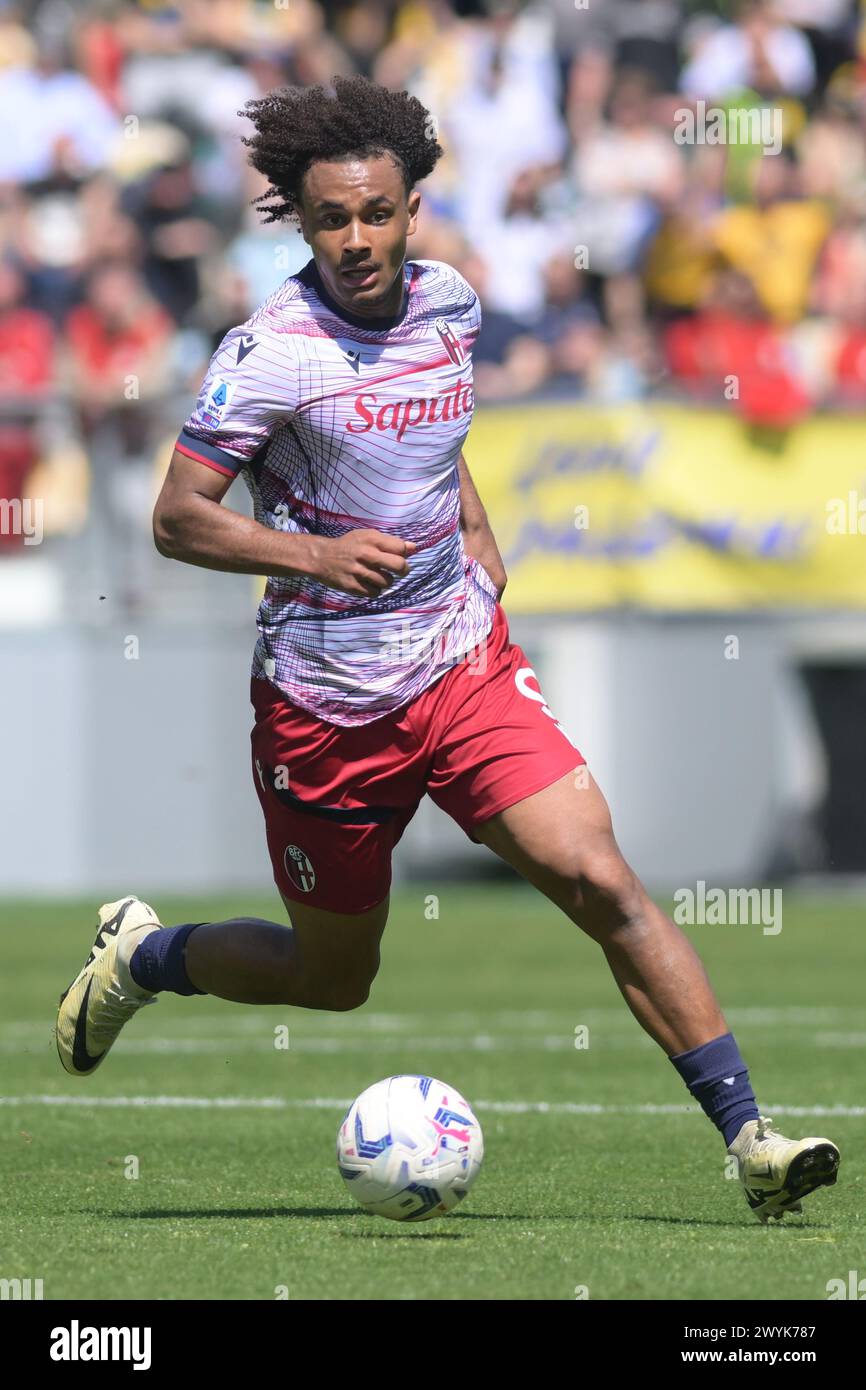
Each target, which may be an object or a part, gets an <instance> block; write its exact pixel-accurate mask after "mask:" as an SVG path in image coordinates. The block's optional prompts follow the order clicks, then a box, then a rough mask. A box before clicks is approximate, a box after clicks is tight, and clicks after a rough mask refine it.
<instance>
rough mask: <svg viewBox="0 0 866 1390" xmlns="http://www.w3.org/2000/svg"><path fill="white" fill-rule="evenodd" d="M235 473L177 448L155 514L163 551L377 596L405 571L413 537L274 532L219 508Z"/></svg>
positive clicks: (193, 561) (208, 564) (208, 565)
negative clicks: (408, 538)
mask: <svg viewBox="0 0 866 1390" xmlns="http://www.w3.org/2000/svg"><path fill="white" fill-rule="evenodd" d="M231 484H232V478H230V477H228V476H226V474H224V473H218V472H216V471H215V470H214V469H212V468H208V467H207V466H206V465H205V464H202V463H199V462H198V461H197V460H196V459H193V458H190V457H189V456H188V455H187V454H183V453H181V451H180V450H179V449H175V451H174V454H173V455H172V459H171V464H170V465H169V470H168V473H167V475H166V479H165V482H164V483H163V485H162V491H161V492H160V494H159V497H158V498H157V502H156V507H155V508H154V513H153V537H154V541H155V543H156V548H157V550H158V551H159V553H160V554H161V555H165V556H167V557H168V558H169V559H172V560H182V561H184V562H185V563H186V564H189V565H201V566H202V567H203V568H205V569H213V570H225V571H227V572H228V573H231V574H261V575H268V576H269V575H274V576H281V577H293V576H295V575H306V576H308V577H309V578H311V579H317V580H318V581H319V582H320V583H322V584H326V585H328V587H329V588H332V589H340V590H341V591H342V592H343V593H346V594H354V595H356V596H357V597H369V598H375V597H376V595H377V594H380V593H381V592H382V591H383V590H384V589H387V588H390V586H391V585H392V584H393V583H394V580H395V579H396V578H398V577H400V576H402V575H404V574H406V573H407V572H408V568H409V566H408V557H409V556H410V555H412V554H413V552H414V551H415V550H416V549H417V547H416V545H415V543H414V542H413V541H404V540H401V538H400V537H399V536H391V535H387V534H386V533H385V532H382V531H376V530H372V529H371V530H357V531H348V532H346V534H345V535H344V536H333V537H331V536H310V535H293V534H292V533H291V532H289V531H275V530H272V529H271V527H269V526H263V525H262V524H261V523H260V522H258V521H254V520H253V519H252V517H248V516H241V514H240V513H239V512H233V511H231V510H230V509H229V508H228V507H223V506H222V505H221V503H222V499H223V497H224V496H225V494H226V492H227V491H228V489H229V487H230V486H231Z"/></svg>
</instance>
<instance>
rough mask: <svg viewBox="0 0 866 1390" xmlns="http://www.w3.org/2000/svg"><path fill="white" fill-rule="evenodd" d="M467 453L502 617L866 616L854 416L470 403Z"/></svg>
mask: <svg viewBox="0 0 866 1390" xmlns="http://www.w3.org/2000/svg"><path fill="white" fill-rule="evenodd" d="M466 459H467V463H468V464H469V468H470V471H471V473H472V476H473V478H474V480H475V483H476V486H477V488H478V491H479V493H480V495H481V499H482V501H483V503H484V505H485V507H486V508H487V513H488V516H489V518H490V522H491V525H492V527H493V531H494V534H495V536H496V539H497V542H498V544H499V548H500V551H501V552H502V558H503V560H504V562H505V568H506V570H507V573H508V589H507V592H506V602H507V605H508V608H509V611H511V612H513V613H541V612H551V613H553V612H568V611H574V610H586V609H593V608H608V607H611V606H613V605H629V606H637V607H644V608H652V609H669V610H677V611H683V610H690V609H691V610H693V609H702V610H711V609H730V608H782V607H825V606H829V607H837V608H864V607H866V415H864V416H853V415H852V416H816V417H815V418H813V419H811V420H809V421H807V422H805V423H803V424H800V425H798V426H796V427H795V428H793V429H791V430H789V431H786V432H782V433H776V432H773V433H767V432H766V431H765V432H761V431H759V430H757V429H756V428H754V427H752V426H749V425H748V424H747V423H745V422H743V421H742V420H740V419H737V418H736V417H735V416H734V415H733V414H732V413H731V412H728V411H725V410H700V409H696V408H692V407H687V406H681V405H670V404H656V403H649V404H629V405H623V406H616V407H612V406H598V407H595V406H584V405H580V404H574V405H568V404H566V405H560V404H545V403H538V404H532V405H524V406H508V407H502V408H497V409H487V410H485V409H480V410H478V411H476V414H475V419H474V421H473V425H472V429H471V432H470V435H469V439H468V440H467V448H466Z"/></svg>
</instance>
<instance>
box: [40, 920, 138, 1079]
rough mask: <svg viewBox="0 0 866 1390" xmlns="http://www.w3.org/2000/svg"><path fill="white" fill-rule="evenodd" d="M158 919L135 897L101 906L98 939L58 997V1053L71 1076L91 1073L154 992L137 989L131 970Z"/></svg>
mask: <svg viewBox="0 0 866 1390" xmlns="http://www.w3.org/2000/svg"><path fill="white" fill-rule="evenodd" d="M161 928H162V923H161V922H160V920H159V918H158V917H157V915H156V913H155V912H154V910H153V908H152V907H148V905H147V903H143V902H142V901H141V900H140V899H139V898H132V897H130V898H120V899H119V901H118V902H116V903H105V904H104V906H103V907H101V908H100V909H99V917H98V919H97V931H96V940H95V941H94V943H93V950H92V951H91V952H90V955H89V956H88V957H87V960H86V961H85V962H84V966H83V968H82V970H81V972H80V973H79V974H78V975H76V977H75V979H74V980H73V981H72V984H71V985H70V986H69V988H68V989H67V990H65V991H64V993H63V994H62V995H61V996H60V1007H59V1009H58V1011H57V1028H56V1038H57V1052H58V1055H59V1057H60V1060H61V1062H62V1063H63V1065H64V1067H65V1068H66V1070H67V1071H68V1072H70V1073H71V1074H72V1075H73V1076H89V1075H90V1073H91V1072H93V1071H95V1070H96V1068H97V1067H98V1066H99V1063H100V1062H101V1061H102V1059H103V1057H104V1056H105V1054H106V1053H107V1052H108V1050H109V1048H110V1047H111V1045H112V1043H113V1042H114V1041H115V1039H116V1038H117V1035H118V1033H119V1032H120V1030H121V1028H122V1027H123V1025H124V1023H126V1022H128V1020H129V1019H130V1018H132V1015H133V1014H134V1013H137V1012H138V1010H139V1009H141V1008H143V1007H144V1005H145V1004H155V1003H156V1002H157V998H158V996H157V995H155V994H152V993H151V992H150V991H149V990H143V989H141V988H140V987H139V986H138V985H137V984H136V983H135V981H134V980H133V978H132V976H131V975H130V973H129V961H130V958H131V956H132V953H133V951H134V950H135V948H136V946H138V945H139V943H140V942H141V941H142V940H143V939H144V937H145V936H147V935H148V933H149V932H151V931H160V930H161Z"/></svg>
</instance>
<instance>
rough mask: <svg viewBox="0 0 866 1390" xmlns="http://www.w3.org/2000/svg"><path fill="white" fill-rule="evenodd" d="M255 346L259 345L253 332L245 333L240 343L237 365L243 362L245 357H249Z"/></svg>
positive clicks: (236, 359)
mask: <svg viewBox="0 0 866 1390" xmlns="http://www.w3.org/2000/svg"><path fill="white" fill-rule="evenodd" d="M254 347H258V343H257V342H256V340H255V338H254V337H253V335H252V333H245V334H244V336H243V337H242V338H241V340H240V342H239V343H238V355H237V357H236V358H235V366H238V365H239V363H241V362H243V360H244V358H245V357H249V355H250V353H251V352H252V350H253V348H254Z"/></svg>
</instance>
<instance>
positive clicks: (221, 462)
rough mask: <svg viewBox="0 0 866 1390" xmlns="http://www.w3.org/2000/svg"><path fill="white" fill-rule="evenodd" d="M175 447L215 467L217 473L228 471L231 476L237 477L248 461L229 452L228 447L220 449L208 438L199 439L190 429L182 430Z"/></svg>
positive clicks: (188, 455) (210, 466) (182, 452)
mask: <svg viewBox="0 0 866 1390" xmlns="http://www.w3.org/2000/svg"><path fill="white" fill-rule="evenodd" d="M175 448H176V449H177V451H178V453H180V454H186V456H187V458H191V459H195V460H196V462H197V463H204V464H206V465H207V467H208V468H215V469H216V471H217V473H227V474H228V476H229V477H230V478H236V477H237V475H238V473H239V472H240V471H241V469H242V468H243V466H244V463H245V462H246V460H245V459H239V458H237V457H236V456H235V455H234V454H230V453H228V451H227V450H226V449H218V448H217V447H216V445H215V444H208V442H207V440H205V439H199V438H198V436H197V435H194V434H191V433H190V432H189V430H181V432H180V434H179V435H178V437H177V443H176V444H175Z"/></svg>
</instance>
